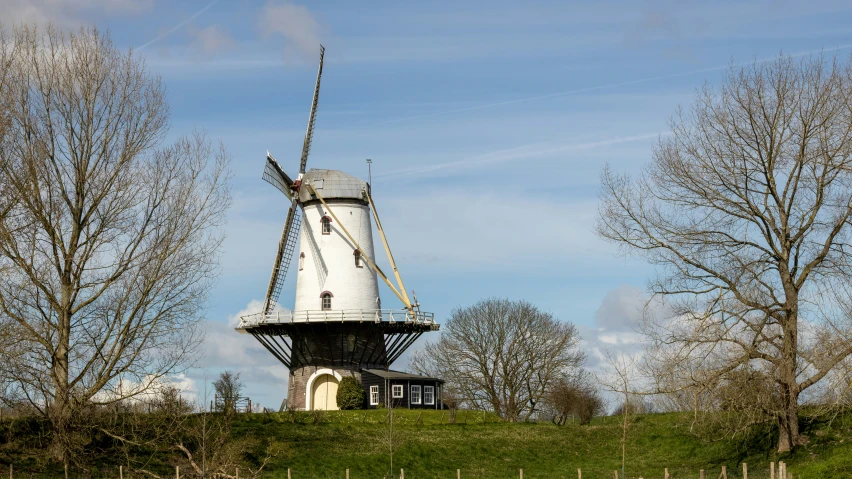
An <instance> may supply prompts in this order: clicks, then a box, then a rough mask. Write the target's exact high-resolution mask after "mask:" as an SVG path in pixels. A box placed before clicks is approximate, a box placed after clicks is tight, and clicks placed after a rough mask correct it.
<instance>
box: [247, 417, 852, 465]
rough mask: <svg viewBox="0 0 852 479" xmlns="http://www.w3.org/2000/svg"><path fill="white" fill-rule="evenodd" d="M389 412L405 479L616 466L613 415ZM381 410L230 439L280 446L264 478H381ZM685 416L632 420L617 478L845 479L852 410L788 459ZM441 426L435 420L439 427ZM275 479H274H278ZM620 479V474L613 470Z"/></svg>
mask: <svg viewBox="0 0 852 479" xmlns="http://www.w3.org/2000/svg"><path fill="white" fill-rule="evenodd" d="M420 414H421V413H420V412H418V411H408V410H397V411H395V412H394V415H395V418H396V420H395V421H394V423H395V424H394V428H395V430H396V431H397V433H398V437H399V439H400V440H399V443H398V445H397V449H396V451H395V453H394V470H395V473H396V474H397V475H398V474H399V469H405V475H406V477H408V478H414V479H420V478H439V477H440V478H453V477H456V469H461V472H462V477H464V478H494V479H499V478H517V477H518V472H519V469H524V477H525V478H532V479H535V478H563V477H564V478H576V477H577V468H582V470H583V477H584V478H586V479H594V478H601V479H604V478H612V477H613V471H614V470H616V469H619V470H620V469H621V427H620V424H619V422H618V421H619V418H618V417H605V418H596V419H595V420H594V421H593V422H592V424H591V425H590V426H578V425H571V424H568V425H566V426H562V427H558V426H555V425H552V424H549V423H538V424H535V423H527V424H523V423H522V424H510V423H502V422H499V421H498V420H497V419H496V418H495V417H493V416H491V415H484V414H483V413H480V412H469V411H463V412H459V415H458V418H457V423H456V424H453V425H448V424H446V416H445V415H444V414H443V413H442V412H440V411H424V412H423V413H422V417H420V422H418V421H417V419H418V416H419V415H420ZM386 416H387V411H382V410H378V411H366V412H365V411H336V412H329V413H326V414H325V416H324V418H323V420H322V421H321V422H320V423H319V424H312V421H311V420H310V419H309V417H310V416H308V415H307V414H305V415H300V416H298V417H299V419H298V420H297V422H296V423H291V422H287V418H288V417H287V416H286V415H279V414H271V415H267V416H263V415H253V416H250V417H249V416H243V417H242V418H241V419H240V420H239V421H238V422H237V423H235V426H234V427H235V432H236V434H240V435H242V434H245V435H260V436H261V437H267V438H275V439H277V440H279V441H282V442H283V443H285V444H286V445H287V446H286V447H285V450H284V453H283V454H281V455H280V456H279V457H278V458H277V459H276V460H275V462H274V463H272V464H270V466H268V470H269V471H270V476H269V477H286V469H287V468H290V469H291V471H292V473H293V478H294V479H301V478H343V477H345V476H344V471H345V470H346V469H347V468H348V469H349V470H350V474H351V477H352V478H353V479H356V478H368V477H369V478H381V477H382V476H383V474H384V473H385V472H386V471H387V470H388V465H389V464H388V463H389V455H388V452H387V443H386V439H384V436H385V432H386V431H387V424H386V423H385V422H384V420H385V418H386ZM689 419H690V417H689V415H685V414H677V413H673V414H654V415H646V416H639V417H636V418H634V421H633V423H632V424H631V429H630V432H629V438H628V447H627V466H626V477H627V478H630V477H640V476H641V477H645V478H650V477H660V478H661V477H662V476H663V471H664V469H665V468H668V469H669V472H670V473H671V474H672V476H673V477H674V478H677V479H680V478H698V475H699V470H700V469H705V470H706V471H707V475H706V477H707V479H716V478H717V477H719V474H720V470H721V466H722V465H725V466H727V469H728V477H729V478H732V479H733V478H740V477H741V471H742V463H743V462H746V463H748V467H749V477H750V478H753V479H761V478H768V477H769V462H770V461H778V460H783V461H785V462H786V463H787V464H788V471H789V472H791V473H793V475H794V477H795V478H797V479H798V478H842V477H852V414H850V415H847V416H845V417H840V418H837V419H835V420H834V421H832V422H831V423H830V425H829V423H827V422H819V421H811V422H809V421H807V420H806V421H804V423H805V432H806V433H807V434H808V436H809V438H810V443H809V444H808V445H807V446H805V447H802V448H800V449H799V450H797V451H796V452H795V453H794V454H792V455H784V456H780V457H779V456H778V455H777V454H775V453H774V452H773V451H772V441H773V440H772V438H771V437H764V438H753V439H752V440H750V441H748V442H746V441H730V440H720V441H714V442H704V441H701V440H699V439H698V438H696V437H695V436H694V435H693V434H691V433H690V432H689V427H690V421H689ZM442 422H443V424H442ZM282 475H283V476H282ZM619 475H620V474H619Z"/></svg>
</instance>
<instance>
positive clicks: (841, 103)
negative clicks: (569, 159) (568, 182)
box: [597, 56, 852, 451]
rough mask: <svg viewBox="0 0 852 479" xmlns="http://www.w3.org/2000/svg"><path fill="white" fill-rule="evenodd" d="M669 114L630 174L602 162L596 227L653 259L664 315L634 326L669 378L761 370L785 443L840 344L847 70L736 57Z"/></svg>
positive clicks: (851, 111) (845, 251) (849, 250)
mask: <svg viewBox="0 0 852 479" xmlns="http://www.w3.org/2000/svg"><path fill="white" fill-rule="evenodd" d="M670 124H671V132H672V134H671V135H670V136H668V137H663V138H661V139H660V140H659V142H658V144H657V145H656V148H655V149H654V152H653V155H652V162H651V164H650V165H648V166H647V168H646V169H645V170H644V171H643V172H642V173H641V175H639V176H638V178H635V179H633V178H629V177H628V176H627V175H621V174H617V173H615V172H613V171H612V170H611V169H609V168H607V169H605V170H604V172H603V174H602V182H603V186H602V192H601V203H600V209H599V219H598V226H597V230H598V232H599V234H600V235H601V236H603V237H604V238H607V239H609V240H612V241H614V242H616V243H617V244H619V245H620V246H621V247H622V248H623V251H624V252H625V253H629V254H637V255H640V256H643V257H645V258H646V259H647V260H648V261H649V262H650V263H652V264H654V265H656V266H657V271H658V276H657V277H656V278H655V279H653V280H652V281H651V282H650V288H651V290H652V292H653V293H655V294H657V295H661V296H663V297H665V298H667V302H668V305H669V306H670V307H671V308H672V311H673V312H674V314H673V316H672V317H661V318H648V320H647V321H646V324H645V325H644V330H645V332H646V333H647V334H648V335H649V338H650V339H651V340H652V346H653V347H652V351H655V353H656V354H659V359H660V360H661V361H662V362H663V363H665V364H667V366H668V367H667V368H665V371H667V372H666V374H668V375H669V376H670V377H669V378H668V379H669V380H668V381H667V382H668V383H669V384H679V385H680V386H681V387H684V388H685V387H689V386H694V387H697V389H696V391H699V392H700V391H701V387H702V385H704V386H707V385H712V384H718V383H720V382H724V381H725V379H726V377H727V376H728V375H731V374H732V373H734V374H742V371H748V370H758V371H762V372H763V373H764V374H766V375H768V377H771V378H772V379H773V382H774V385H775V389H774V394H776V395H777V401H776V404H777V405H778V407H777V409H775V410H774V412H773V414H772V416H773V420H774V421H776V422H777V425H778V429H779V439H778V444H777V447H778V450H779V451H787V450H790V449H791V448H792V447H795V446H796V445H797V444H800V443H801V442H802V441H803V438H802V437H801V436H800V432H799V418H798V405H799V399H800V395H801V394H802V392H803V391H805V390H807V389H808V388H810V387H812V386H814V385H815V384H817V383H819V382H820V381H821V380H822V379H823V378H824V377H825V376H826V375H827V374H828V373H829V372H830V371H832V369H833V368H835V367H836V366H837V365H838V364H840V363H841V362H842V361H844V359H846V358H848V357H849V356H850V354H852V314H850V313H852V295H850V294H849V293H850V292H852V289H850V285H852V256H850V255H852V245H850V244H849V241H850V233H852V228H850V219H851V218H852V66H850V64H849V63H848V62H842V61H838V60H837V59H833V60H832V59H828V60H827V59H825V58H823V57H807V58H803V59H794V58H791V57H786V56H781V57H779V58H777V59H775V60H773V61H770V62H755V63H753V64H751V65H749V66H744V67H734V68H732V69H731V70H730V71H729V72H728V74H727V76H726V77H725V80H724V82H723V83H722V85H721V86H720V87H719V88H715V89H714V88H711V87H705V88H703V89H702V90H700V91H699V92H698V93H697V98H696V100H695V103H694V104H693V105H692V106H691V108H689V109H687V110H685V111H683V110H679V111H678V112H677V113H676V114H675V116H674V117H673V118H672V120H671V122H670ZM679 365H680V366H682V367H680V366H679ZM738 372H739V373H738ZM672 378H674V379H675V380H674V381H671V379H672ZM696 394H698V392H697V393H696ZM696 397H697V396H696Z"/></svg>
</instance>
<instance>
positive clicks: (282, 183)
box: [263, 152, 293, 199]
mask: <svg viewBox="0 0 852 479" xmlns="http://www.w3.org/2000/svg"><path fill="white" fill-rule="evenodd" d="M263 180H264V181H266V182H267V183H269V184H270V185H272V186H274V187H275V188H276V189H278V191H280V192H282V193H284V194H285V195H287V198H290V199H292V198H293V193H292V192H291V191H290V187H291V186H293V180H292V179H291V178H290V177H289V176H287V173H284V170H282V169H281V167H280V166H278V162H277V161H275V158H273V157H272V155H270V154H269V152H266V166H265V167H264V168H263Z"/></svg>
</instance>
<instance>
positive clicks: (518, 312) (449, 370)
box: [411, 299, 585, 421]
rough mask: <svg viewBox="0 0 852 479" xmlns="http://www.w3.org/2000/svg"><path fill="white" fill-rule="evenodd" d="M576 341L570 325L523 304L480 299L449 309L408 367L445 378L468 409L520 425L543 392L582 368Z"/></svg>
mask: <svg viewBox="0 0 852 479" xmlns="http://www.w3.org/2000/svg"><path fill="white" fill-rule="evenodd" d="M579 342H580V336H579V334H578V333H577V328H575V327H574V325H573V324H571V323H568V322H562V321H559V320H557V319H556V318H554V317H553V315H551V314H549V313H546V312H544V311H541V310H539V309H538V308H536V307H535V306H534V305H532V304H530V303H528V302H526V301H509V300H506V299H486V300H483V301H480V302H478V303H476V304H474V305H472V306H468V307H465V308H458V309H456V310H454V311H453V312H452V315H451V316H450V319H449V320H448V321H447V323H446V324H445V325H444V327H443V330H442V331H441V338H440V339H439V340H438V341H437V342H434V343H427V344H426V347H425V348H424V349H423V350H421V351H418V352H417V353H415V354H414V355H413V356H412V359H411V367H412V368H413V369H414V370H415V371H417V372H418V373H421V374H428V375H436V376H438V377H440V378H443V379H444V380H446V381H447V384H446V386H445V389H447V390H450V391H458V392H459V395H460V399H461V401H462V403H463V404H465V405H467V406H468V407H473V408H476V409H483V410H491V411H494V412H495V413H497V414H498V415H500V417H502V418H503V419H506V420H508V421H526V420H528V419H529V418H530V417H531V416H532V415H533V414H534V413H535V412H536V411H537V410H538V409H539V408H540V404H539V403H540V402H541V401H542V400H543V399H544V396H545V394H546V393H547V391H548V388H549V387H550V386H551V385H552V384H554V383H555V382H556V381H557V380H558V379H561V378H563V377H565V375H567V374H570V373H571V372H573V371H574V370H575V369H576V368H578V367H579V366H580V365H581V364H582V362H583V360H584V358H585V357H584V355H583V353H582V352H581V351H579V350H578V349H577V346H578V345H579Z"/></svg>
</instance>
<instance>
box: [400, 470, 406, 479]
mask: <svg viewBox="0 0 852 479" xmlns="http://www.w3.org/2000/svg"><path fill="white" fill-rule="evenodd" d="M399 479H405V469H400V470H399Z"/></svg>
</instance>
